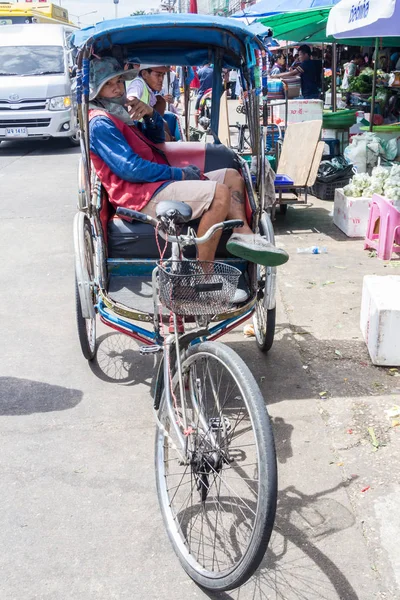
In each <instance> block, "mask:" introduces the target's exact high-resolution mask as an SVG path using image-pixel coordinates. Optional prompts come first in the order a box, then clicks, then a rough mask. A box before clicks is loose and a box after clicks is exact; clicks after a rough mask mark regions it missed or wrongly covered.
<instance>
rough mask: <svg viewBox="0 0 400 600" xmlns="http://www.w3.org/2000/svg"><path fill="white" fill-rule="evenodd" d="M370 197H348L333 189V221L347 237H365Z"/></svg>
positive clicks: (341, 189) (341, 190)
mask: <svg viewBox="0 0 400 600" xmlns="http://www.w3.org/2000/svg"><path fill="white" fill-rule="evenodd" d="M371 201H372V198H348V197H347V196H345V194H344V193H343V188H339V189H337V190H335V203H334V206H333V222H334V223H335V225H336V227H339V229H340V230H341V231H343V233H345V234H346V235H347V237H352V238H353V237H365V234H366V233H367V226H368V217H369V209H370V206H371Z"/></svg>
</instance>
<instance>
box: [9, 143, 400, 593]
mask: <svg viewBox="0 0 400 600" xmlns="http://www.w3.org/2000/svg"><path fill="white" fill-rule="evenodd" d="M77 161H78V151H77V150H72V149H67V148H65V146H64V145H63V144H62V143H59V142H55V141H53V142H44V143H39V142H36V143H3V144H1V146H0V189H1V196H2V201H1V204H0V246H1V252H2V256H3V268H2V275H3V276H2V285H1V292H0V294H1V303H0V314H1V324H2V344H1V361H0V427H1V439H2V442H1V453H0V468H1V478H0V497H1V511H0V540H1V542H0V547H1V548H2V552H1V555H0V572H1V574H2V575H1V578H0V598H1V600H31V599H32V600H33V599H40V600H83V599H85V600H111V599H116V600H122V599H130V600H133V599H135V600H136V599H146V600H161V599H164V598H165V599H168V600H187V598H201V599H203V598H207V597H210V598H212V597H213V596H211V595H207V594H206V593H204V592H203V591H202V590H200V589H199V588H197V587H196V586H195V585H194V584H193V583H192V582H191V581H190V580H189V579H188V578H187V576H186V575H185V573H184V571H183V570H182V569H181V567H180V565H179V563H178V560H177V559H176V557H175V555H174V553H173V551H172V549H171V547H170V544H169V542H168V539H167V535H166V533H165V531H164V529H163V525H162V521H161V516H160V512H159V508H158V502H157V497H156V490H155V480H154V467H153V461H154V456H153V455H154V453H153V446H154V431H155V426H154V423H153V418H152V410H151V409H152V405H151V398H150V393H149V386H150V381H151V376H152V370H153V362H152V360H153V359H152V358H151V357H141V356H140V355H139V353H138V352H137V345H136V343H135V342H134V341H133V340H130V339H128V338H125V337H123V336H122V335H120V334H118V333H115V332H112V331H110V330H107V329H105V328H99V350H98V355H97V359H96V360H95V361H94V364H93V365H90V366H89V365H88V363H87V362H86V361H85V360H84V359H83V357H82V356H81V353H80V348H79V345H78V338H77V333H76V329H75V313H74V295H73V281H74V270H73V242H72V220H73V217H74V214H75V211H76V202H77V193H76V190H77V184H76V181H77V175H76V171H77ZM326 204H329V203H325V205H324V203H321V202H317V201H313V202H312V203H311V205H310V206H309V207H308V208H306V207H299V208H296V209H294V208H290V209H289V211H288V215H287V218H286V220H283V219H282V218H279V219H278V221H277V224H276V225H277V231H278V234H279V235H278V243H279V244H281V245H283V246H285V247H286V248H287V249H288V250H289V251H290V253H291V261H290V262H289V263H288V264H287V265H285V267H283V268H282V269H281V271H280V282H279V293H278V327H277V337H276V342H275V344H274V347H273V349H272V350H271V352H270V353H269V355H268V356H264V355H262V354H260V352H259V351H258V350H257V348H256V345H255V342H254V340H253V339H251V338H245V337H244V336H243V333H242V328H239V330H238V331H237V332H236V333H234V334H229V335H227V336H226V338H225V341H226V342H227V343H228V344H229V345H231V346H232V348H234V349H235V350H236V351H238V352H239V354H240V355H241V356H242V357H243V358H244V359H245V361H246V362H247V364H248V365H249V366H250V367H251V369H252V370H253V373H254V374H255V376H256V377H257V379H258V381H259V383H260V386H261V389H262V391H263V394H264V397H265V401H266V403H267V405H268V409H269V411H270V413H271V416H272V419H273V424H274V431H275V436H276V445H277V452H278V462H279V477H280V484H279V488H280V492H279V505H278V515H277V520H276V527H275V531H274V534H273V538H272V542H271V545H270V548H269V550H268V552H267V555H266V557H265V560H264V562H263V564H262V567H261V569H260V570H259V572H258V573H257V574H256V575H255V576H254V577H253V578H252V579H251V580H250V581H249V582H248V583H247V584H246V585H245V586H244V587H243V588H242V589H240V590H236V591H234V592H230V593H226V594H222V595H220V596H219V598H223V599H224V600H250V599H251V600H261V599H262V600H278V599H280V600H282V599H284V600H339V599H341V600H376V599H378V598H387V599H389V598H390V599H391V600H395V599H398V598H400V595H399V589H400V564H399V555H400V553H399V552H398V540H399V539H400V537H399V536H400V531H399V518H398V515H399V512H400V511H399V508H400V499H399V498H400V487H399V481H398V475H397V473H398V467H397V465H398V458H399V452H400V431H397V430H398V429H400V427H399V428H397V430H396V429H395V428H391V427H390V421H387V417H386V415H385V412H384V411H385V410H386V409H387V408H390V406H391V405H393V404H396V403H398V400H397V397H396V394H398V393H399V389H398V388H399V387H400V386H396V384H397V379H396V378H395V377H389V375H388V372H387V371H385V370H384V369H377V368H376V367H373V366H372V365H371V364H370V361H369V357H368V354H367V352H366V349H365V347H364V345H363V342H362V340H361V334H360V332H359V328H358V314H359V304H360V289H361V287H360V286H361V281H362V275H363V274H364V273H367V272H377V273H379V274H384V273H385V272H387V271H389V269H386V271H385V268H384V266H383V265H382V264H380V265H378V263H377V261H376V259H375V261H373V260H371V259H369V258H368V257H367V255H366V254H365V253H364V254H363V251H362V242H360V241H349V240H346V239H345V237H344V236H341V235H339V233H338V232H337V230H335V228H334V227H333V226H332V224H331V218H330V217H329V211H330V210H331V205H328V206H326ZM313 243H319V244H320V245H326V246H328V254H327V255H321V256H313V255H296V247H297V246H310V245H312V244H313ZM360 265H361V266H360ZM390 273H391V274H394V273H395V271H390ZM336 351H337V352H336ZM322 391H326V392H327V394H326V395H325V397H326V399H323V398H321V396H320V393H321V392H322ZM369 426H373V427H374V428H375V431H376V434H377V436H378V441H379V442H380V443H379V447H378V449H377V451H375V450H376V448H375V447H373V446H372V445H371V443H370V440H369V438H368V434H367V433H366V431H367V427H369ZM349 431H351V434H350V433H348V432H349ZM362 490H365V491H362Z"/></svg>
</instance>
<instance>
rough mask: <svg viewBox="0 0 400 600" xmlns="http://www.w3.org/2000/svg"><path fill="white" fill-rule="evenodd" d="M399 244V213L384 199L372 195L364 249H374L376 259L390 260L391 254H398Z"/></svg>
mask: <svg viewBox="0 0 400 600" xmlns="http://www.w3.org/2000/svg"><path fill="white" fill-rule="evenodd" d="M396 242H397V244H396ZM399 244H400V211H398V210H397V208H396V207H394V206H393V204H391V203H390V202H389V200H387V199H386V198H383V197H382V196H379V194H374V195H373V196H372V202H371V208H370V210H369V219H368V227H367V233H366V236H365V244H364V249H366V248H374V249H375V250H376V251H377V254H378V258H381V259H382V260H390V259H391V258H392V252H396V253H397V254H400V245H399Z"/></svg>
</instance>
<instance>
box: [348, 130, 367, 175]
mask: <svg viewBox="0 0 400 600" xmlns="http://www.w3.org/2000/svg"><path fill="white" fill-rule="evenodd" d="M344 156H345V158H346V159H347V161H348V162H349V163H351V164H352V165H353V166H354V168H355V169H356V171H357V173H366V171H367V140H366V138H365V137H364V136H362V135H356V136H354V137H353V141H352V143H351V144H350V145H349V146H347V148H346V149H345V151H344Z"/></svg>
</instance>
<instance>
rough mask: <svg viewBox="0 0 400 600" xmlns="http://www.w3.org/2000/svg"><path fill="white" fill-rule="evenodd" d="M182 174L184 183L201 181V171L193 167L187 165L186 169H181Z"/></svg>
mask: <svg viewBox="0 0 400 600" xmlns="http://www.w3.org/2000/svg"><path fill="white" fill-rule="evenodd" d="M182 174H183V180H184V181H197V180H199V179H201V171H200V169H199V168H198V167H196V166H195V165H189V166H188V167H183V169H182Z"/></svg>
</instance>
